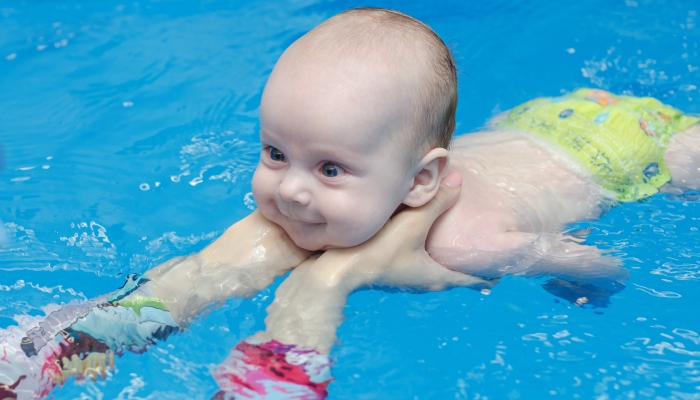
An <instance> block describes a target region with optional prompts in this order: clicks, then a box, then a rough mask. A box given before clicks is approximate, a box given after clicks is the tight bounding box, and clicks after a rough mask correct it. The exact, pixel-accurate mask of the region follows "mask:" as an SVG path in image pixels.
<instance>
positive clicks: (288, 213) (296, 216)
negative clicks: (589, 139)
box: [278, 207, 325, 225]
mask: <svg viewBox="0 0 700 400" xmlns="http://www.w3.org/2000/svg"><path fill="white" fill-rule="evenodd" d="M278 209H279V210H280V213H281V214H282V215H284V216H285V217H287V219H288V220H290V221H292V222H298V223H302V224H308V225H319V224H322V223H324V222H325V221H323V220H321V219H319V218H309V217H308V216H306V215H304V214H303V213H298V212H296V211H294V209H287V210H285V209H283V208H281V207H278Z"/></svg>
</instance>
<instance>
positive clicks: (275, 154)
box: [268, 146, 285, 162]
mask: <svg viewBox="0 0 700 400" xmlns="http://www.w3.org/2000/svg"><path fill="white" fill-rule="evenodd" d="M268 152H269V154H270V159H272V161H280V162H284V160H285V157H284V153H282V152H281V151H279V150H277V149H276V148H275V147H272V146H270V147H268Z"/></svg>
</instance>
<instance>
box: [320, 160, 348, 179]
mask: <svg viewBox="0 0 700 400" xmlns="http://www.w3.org/2000/svg"><path fill="white" fill-rule="evenodd" d="M321 172H323V175H325V176H327V177H329V178H333V177H335V176H338V175H340V174H342V173H343V167H341V166H339V165H335V164H333V163H325V164H323V167H321Z"/></svg>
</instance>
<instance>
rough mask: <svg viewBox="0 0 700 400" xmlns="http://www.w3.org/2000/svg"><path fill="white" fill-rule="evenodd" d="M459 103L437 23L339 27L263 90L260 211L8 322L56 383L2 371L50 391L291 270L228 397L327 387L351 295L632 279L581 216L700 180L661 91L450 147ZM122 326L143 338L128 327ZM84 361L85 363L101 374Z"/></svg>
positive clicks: (344, 22)
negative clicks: (135, 272) (70, 304)
mask: <svg viewBox="0 0 700 400" xmlns="http://www.w3.org/2000/svg"><path fill="white" fill-rule="evenodd" d="M456 105H457V78H456V69H455V65H454V61H453V59H452V57H451V55H450V52H449V50H448V49H447V47H446V46H445V44H444V43H443V42H442V40H441V39H440V38H439V37H438V36H437V35H436V34H435V33H434V32H433V31H432V30H431V29H430V28H429V27H428V26H426V25H425V24H423V23H421V22H419V21H417V20H415V19H413V18H411V17H408V16H406V15H404V14H401V13H398V12H394V11H389V10H382V9H368V8H363V9H355V10H350V11H347V12H345V13H342V14H339V15H337V16H335V17H333V18H331V19H329V20H328V21H326V22H324V23H323V24H321V25H320V26H319V27H317V28H316V29H314V30H312V31H311V32H309V33H308V34H306V35H304V36H303V37H302V38H300V39H299V40H297V41H296V42H295V43H294V44H292V45H291V46H290V47H289V48H288V49H287V50H286V51H285V52H284V54H283V55H282V56H281V58H280V60H279V61H278V63H277V65H276V66H275V68H274V70H273V72H272V74H271V76H270V79H269V81H268V83H267V85H266V87H265V90H264V93H263V97H262V102H261V107H260V122H261V132H260V136H261V137H260V139H261V143H262V153H261V159H260V163H259V165H258V168H257V169H256V171H255V175H254V177H253V193H254V195H255V199H256V203H257V205H258V211H256V212H254V213H253V214H251V215H250V216H249V217H247V218H245V219H243V220H242V221H240V222H238V223H236V224H235V225H233V226H232V227H231V228H229V229H228V230H227V231H226V232H225V233H224V234H223V235H222V236H221V237H220V238H219V239H217V240H216V241H215V242H214V243H212V244H211V245H210V246H208V247H207V248H205V249H204V250H203V251H201V252H200V253H198V254H195V255H191V256H188V257H182V258H177V259H174V260H171V261H169V262H167V263H165V264H162V265H160V266H157V267H156V268H154V269H152V270H151V271H149V272H148V273H147V274H146V277H143V278H140V279H135V280H133V281H129V282H128V284H127V285H125V287H124V288H122V289H121V290H120V291H118V292H117V293H115V294H111V295H108V296H105V297H104V298H100V299H96V300H94V301H93V303H94V304H91V305H89V306H81V307H82V308H75V309H71V311H70V313H68V312H67V311H65V310H66V309H67V307H64V308H63V309H60V310H55V313H54V314H51V315H50V316H49V317H47V318H46V319H45V320H43V321H35V320H33V321H29V322H27V323H25V324H24V325H23V326H25V327H29V326H35V328H31V329H32V330H30V331H28V332H27V333H26V334H19V335H18V334H14V333H13V334H14V336H12V337H10V336H11V335H9V334H8V335H7V338H6V339H5V340H7V342H8V343H10V342H11V341H13V340H14V342H12V343H15V342H17V343H20V341H21V348H22V354H20V355H19V356H17V358H21V357H24V356H26V358H27V360H32V357H37V359H39V358H41V357H43V358H42V359H51V357H54V358H55V360H56V361H55V367H54V370H52V371H53V372H52V373H53V375H50V376H51V377H52V378H51V379H49V378H43V377H42V376H43V375H42V376H39V375H36V374H38V372H37V370H36V368H35V367H31V368H34V370H33V371H35V372H34V374H35V375H34V378H31V379H30V378H28V377H27V376H24V377H23V378H21V379H20V380H17V376H19V372H17V371H18V369H15V370H13V371H11V372H12V373H10V372H5V373H4V374H5V375H6V376H7V377H10V376H15V377H14V378H11V379H10V378H8V379H5V380H3V382H7V385H8V386H7V389H6V390H8V393H31V396H34V395H35V394H34V393H36V392H32V388H31V386H32V385H35V384H36V382H37V381H41V382H44V383H43V385H44V386H42V387H43V388H44V389H43V390H44V391H43V392H41V394H46V393H47V392H48V390H50V387H51V385H55V384H56V383H58V382H62V380H63V379H65V377H66V376H70V375H71V374H73V375H75V374H80V373H83V374H85V373H86V372H85V371H83V370H82V368H83V365H82V364H81V362H82V359H81V357H83V356H82V353H79V352H78V350H75V349H77V348H78V344H77V343H79V342H81V341H88V340H91V341H95V342H98V343H108V344H109V346H106V347H105V349H103V350H104V351H103V354H105V356H103V357H99V359H100V360H101V361H102V364H104V365H105V366H106V364H109V363H111V362H113V354H114V352H116V353H117V354H119V353H120V352H121V351H123V350H124V349H125V346H123V345H120V343H132V344H133V343H136V344H138V346H137V345H134V348H126V350H131V351H142V350H141V349H142V348H145V347H147V345H148V344H149V343H152V342H153V341H155V339H153V338H156V339H163V338H165V337H167V335H169V334H172V333H173V332H175V331H177V330H178V329H179V327H181V326H185V325H186V324H187V323H188V322H189V321H191V320H192V319H194V318H197V316H198V315H199V314H200V313H201V311H202V310H204V309H205V308H206V307H208V306H210V305H211V304H212V303H217V302H222V301H224V300H225V299H227V298H229V297H231V296H250V295H253V294H254V293H256V292H257V291H258V290H260V289H262V288H264V287H266V286H268V285H270V284H271V283H272V281H273V280H274V278H275V277H277V276H280V275H283V274H284V273H286V272H288V271H289V270H291V269H294V271H293V272H292V273H291V274H290V275H289V277H288V278H287V279H286V280H285V281H284V282H283V283H282V284H281V285H280V287H279V289H278V291H277V292H276V295H275V296H276V298H275V301H274V302H273V304H272V305H271V306H270V307H269V308H268V318H267V319H266V330H265V331H264V332H260V333H258V334H256V336H255V337H254V338H251V339H250V340H247V341H245V342H243V343H241V344H240V345H238V346H236V348H235V349H234V350H233V351H232V352H231V354H230V356H229V357H228V358H227V360H226V361H225V362H224V363H222V364H221V365H220V366H219V368H218V369H217V370H216V372H215V376H216V378H217V381H218V382H219V384H220V385H221V388H222V391H221V392H220V393H219V394H217V398H229V396H236V395H238V396H248V395H251V396H253V395H255V394H256V393H257V395H262V396H264V395H265V394H270V393H271V392H272V391H276V392H278V393H279V392H280V391H281V392H284V393H286V394H288V395H290V396H295V398H323V397H325V394H326V386H327V384H328V381H329V379H330V373H329V366H330V362H329V359H328V357H327V354H328V353H329V352H330V349H331V346H332V345H333V343H334V342H335V341H336V336H335V331H336V328H337V327H338V326H339V324H340V323H341V322H342V319H343V315H342V309H343V305H344V304H345V301H346V299H347V296H348V295H349V294H350V293H351V292H352V291H353V290H356V289H357V288H360V287H367V286H392V287H398V288H401V289H416V290H442V289H443V288H446V287H449V286H458V285H459V286H478V287H483V286H488V285H489V283H488V282H487V281H485V280H483V279H480V278H477V277H474V276H472V275H476V276H481V277H483V278H497V277H500V276H502V275H505V274H521V275H527V276H530V275H554V276H558V277H561V278H565V279H567V280H570V281H585V282H592V281H597V280H600V279H607V280H612V281H616V280H619V279H624V278H626V273H625V271H624V270H623V269H621V268H620V267H619V261H618V260H617V259H616V258H614V257H610V256H604V255H603V252H602V251H601V250H599V249H597V248H595V247H591V246H586V245H584V244H582V243H581V240H580V239H577V238H576V237H573V236H570V235H567V234H565V233H563V229H564V228H565V226H566V225H567V224H570V223H573V222H576V221H580V220H586V219H594V218H598V217H599V216H600V215H601V213H602V212H604V211H605V209H607V208H608V207H609V206H611V205H613V204H615V203H617V202H619V201H634V200H637V199H640V198H643V197H645V196H648V195H651V194H653V193H655V192H656V191H657V188H659V187H661V188H662V189H665V190H666V189H668V190H690V189H694V190H697V189H698V188H699V187H700V174H698V172H697V171H698V168H700V156H699V155H700V129H698V128H697V125H694V124H695V123H696V122H697V119H695V118H692V117H688V116H684V115H683V114H681V113H680V112H679V111H677V110H675V109H673V108H670V107H667V106H664V105H662V104H661V103H659V102H657V101H655V100H653V99H635V98H631V97H625V96H614V95H611V94H609V93H607V92H603V91H599V90H587V89H584V90H580V91H577V92H574V93H572V94H570V95H567V96H563V97H561V98H556V99H537V100H534V101H532V102H529V103H526V104H525V105H523V106H520V107H517V108H515V109H514V110H512V111H510V112H509V113H506V114H504V115H501V116H498V117H497V118H496V119H495V120H494V121H493V122H492V124H491V125H490V129H489V131H488V132H480V133H475V134H470V135H466V136H461V137H459V138H457V139H456V140H455V141H454V143H453V144H452V151H451V152H450V151H448V148H449V147H450V141H451V135H452V131H453V130H454V125H455V122H454V119H455V110H456ZM664 152H665V155H664ZM455 173H456V174H455ZM457 174H459V175H461V176H462V178H463V187H464V189H463V190H462V191H461V193H460V194H459V196H458V197H456V193H457V191H458V190H457V189H458V188H459V186H460V179H459V176H458V175H457ZM671 176H673V181H670V177H671ZM443 178H444V182H445V185H442V186H441V184H440V183H441V181H443ZM448 206H451V208H449V209H448V210H447V211H446V212H445V213H444V214H443V215H442V216H441V217H440V218H439V219H437V221H435V223H434V224H433V223H432V222H433V220H434V219H435V218H437V216H438V215H439V214H440V213H441V212H442V211H444V210H445V208H447V207H448ZM406 208H407V209H406ZM402 209H405V210H404V211H401V210H402ZM387 221H388V222H387ZM426 249H427V252H429V254H430V257H428V253H426ZM319 251H325V252H324V253H323V254H322V255H320V254H319V253H318V252H319ZM431 257H432V258H431ZM435 261H437V263H436V262H435ZM438 263H439V264H438ZM445 267H447V268H445ZM464 273H467V274H470V275H467V274H464ZM129 313H131V314H129ZM132 314H133V315H132ZM115 315H116V317H114V316H115ZM125 315H129V317H128V318H127V317H125ZM134 315H135V316H134ZM27 318H28V317H27ZM76 321H77V322H76ZM123 321H136V322H137V323H143V322H148V323H149V324H150V325H138V328H136V327H134V328H133V329H132V328H128V327H126V326H125V325H126V323H125V322H123ZM115 324H121V325H118V327H119V329H114V326H115ZM134 326H136V325H134ZM144 326H145V327H144ZM115 331H119V332H126V333H125V334H124V336H126V337H128V341H125V340H124V339H123V338H122V339H120V341H116V340H114V339H113V338H111V337H110V336H109V335H110V334H111V333H113V332H115ZM59 333H60V334H59ZM149 335H150V336H149ZM144 336H145V337H147V338H149V339H143V337H144ZM139 338H140V339H139ZM142 343H143V345H142ZM19 345H20V344H18V345H17V346H19ZM17 346H15V347H17ZM71 346H72V347H71ZM97 347H99V346H97ZM7 348H8V346H5V349H7ZM91 348H95V346H92V347H91ZM14 350H16V348H15V349H14ZM42 351H43V353H42ZM42 354H43V355H42ZM64 354H65V355H67V357H65V358H62V355H64ZM84 359H85V360H87V357H85V358H84ZM61 360H65V361H61ZM105 360H106V361H105ZM22 362H24V361H22ZM16 364H17V365H19V364H21V362H17V363H16ZM25 364H26V365H30V364H31V362H30V361H27V362H25ZM83 364H85V363H83ZM87 364H89V365H90V366H89V368H88V371H87V373H88V374H89V373H90V371H92V373H93V374H95V372H94V371H95V369H97V370H98V371H99V372H101V373H103V372H102V371H103V369H100V368H104V366H102V367H100V366H98V367H94V366H93V365H96V364H95V363H93V364H90V363H87ZM97 364H99V363H97ZM28 368H29V367H28ZM31 368H30V369H31ZM71 368H73V369H71ZM90 368H92V369H90ZM49 370H51V369H50V368H49ZM43 371H44V369H41V374H43V373H44V372H43ZM66 371H67V372H66ZM0 372H3V371H0ZM37 376H39V377H37ZM57 376H58V377H57ZM22 379H25V381H22ZM42 379H43V380H42ZM46 379H49V380H48V381H47V380H46ZM13 385H14V386H13ZM21 390H25V392H22V391H21ZM31 396H30V395H29V394H27V395H26V396H25V397H31Z"/></svg>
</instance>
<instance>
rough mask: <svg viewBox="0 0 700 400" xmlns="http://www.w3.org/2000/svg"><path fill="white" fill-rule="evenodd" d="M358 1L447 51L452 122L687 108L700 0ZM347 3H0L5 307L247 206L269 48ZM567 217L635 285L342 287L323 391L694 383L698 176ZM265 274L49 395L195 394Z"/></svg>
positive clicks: (60, 298) (49, 293)
mask: <svg viewBox="0 0 700 400" xmlns="http://www.w3.org/2000/svg"><path fill="white" fill-rule="evenodd" d="M373 4H375V5H378V6H388V7H394V8H398V9H401V10H402V11H405V12H408V13H409V14H412V15H414V16H416V17H418V18H420V19H422V20H424V21H426V22H428V23H429V24H431V26H433V27H434V28H435V29H436V30H437V32H438V33H440V34H441V35H442V37H443V38H444V39H445V40H446V42H447V43H449V45H450V46H451V47H452V48H453V49H454V52H455V56H456V59H457V60H458V63H459V67H460V69H461V71H462V74H461V75H460V79H461V86H460V108H459V111H458V131H459V132H466V131H470V130H473V129H475V128H477V127H478V126H480V125H481V124H482V123H484V121H486V120H487V119H488V118H489V117H490V116H491V115H492V114H494V113H497V112H499V111H502V110H505V109H508V108H510V107H513V106H515V105H517V104H519V103H522V102H523V101H526V100H529V99H531V98H533V97H537V96H552V95H556V94H557V93H560V92H562V91H564V92H567V91H571V90H573V89H575V88H577V87H581V86H596V87H600V88H603V89H607V90H611V91H614V92H624V93H627V94H633V95H652V96H656V97H658V98H660V99H662V100H664V101H665V102H668V103H670V104H672V105H674V106H676V107H678V108H680V109H682V110H684V111H686V112H690V113H700V103H699V102H698V101H697V100H698V98H700V93H698V87H700V58H698V42H700V30H699V29H698V25H697V23H698V21H697V18H698V16H697V12H698V11H699V10H698V8H700V7H698V6H697V4H695V2H693V1H679V2H665V1H661V0H658V1H657V0H644V1H641V0H640V1H626V2H602V1H591V2H584V3H581V4H571V5H568V4H559V5H557V6H554V7H553V6H552V3H551V2H546V1H540V2H524V1H521V0H518V1H508V2H505V1H498V2H458V1H451V0H448V1H445V2H441V3H439V4H432V3H431V4H430V5H426V4H425V3H423V2H413V3H407V2H395V1H390V0H382V1H379V2H375V3H373ZM355 5H359V3H357V4H356V3H355V2H352V1H336V2H321V1H313V0H304V1H301V2H282V3H280V2H272V1H270V2H266V1H259V2H247V3H241V2H238V3H235V4H233V3H231V4H224V3H222V2H216V1H202V2H177V1H169V0H166V1H138V2H128V3H120V2H118V1H111V0H109V1H102V2H85V3H81V2H74V1H66V2H18V1H9V2H4V3H3V4H2V6H1V7H0V19H1V20H2V23H0V84H2V87H3V88H5V90H3V91H0V109H1V110H3V112H2V113H0V144H1V145H2V148H3V149H4V152H5V153H4V154H0V166H1V165H2V164H3V163H4V169H2V168H1V167H0V219H1V220H2V221H4V223H2V224H0V225H3V226H4V228H5V231H6V236H7V238H6V245H5V246H3V247H0V270H1V271H2V276H0V317H4V318H2V319H1V321H2V322H3V324H2V326H7V325H9V324H12V321H11V320H10V317H11V316H13V315H15V314H25V315H40V314H41V310H40V308H41V307H42V306H44V305H46V304H48V303H51V302H54V303H67V302H69V301H71V300H76V299H85V298H92V297H95V296H97V295H99V294H103V293H106V292H109V291H112V290H114V289H116V288H117V287H119V286H120V285H121V284H122V283H123V281H124V276H125V275H126V274H128V273H132V272H139V273H141V272H144V271H146V270H147V269H149V268H151V267H153V266H154V265H156V264H157V263H159V262H161V261H164V260H166V259H169V258H171V257H174V256H178V255H183V254H188V253H191V252H194V251H198V250H199V249H201V248H202V247H203V246H205V245H206V244H207V243H210V242H211V241H212V240H213V239H214V238H215V237H216V236H217V235H219V234H220V233H221V232H223V230H224V229H225V228H226V227H227V226H228V225H230V224H231V223H233V222H234V221H236V220H238V219H240V218H242V217H243V216H244V215H246V214H247V213H249V212H250V209H252V208H254V203H253V199H252V197H251V195H250V192H251V190H250V185H249V181H250V179H251V177H252V171H253V170H254V168H255V164H256V162H257V156H258V153H259V150H260V149H259V143H258V139H257V128H258V125H257V117H258V103H259V100H260V92H261V89H262V86H263V85H264V82H265V79H266V77H267V75H268V74H269V72H270V70H271V68H272V66H273V64H274V61H275V60H276V58H277V57H278V56H279V55H280V54H281V52H282V50H283V49H284V48H285V47H286V46H287V45H288V44H289V43H291V42H292V41H293V40H294V39H296V38H297V37H299V36H300V35H301V34H303V33H304V32H306V31H307V30H308V29H310V28H311V27H313V26H314V25H316V24H317V23H319V22H320V21H322V20H323V19H325V18H327V17H328V16H330V15H332V14H334V13H335V12H337V11H339V10H342V9H344V8H348V7H350V6H355ZM6 110H10V111H6ZM694 196H695V197H694ZM581 225H582V226H579V227H572V230H574V229H589V230H590V232H591V233H590V235H589V236H588V237H587V239H586V240H587V242H588V243H591V244H596V245H597V246H599V247H601V248H604V249H615V250H617V251H619V252H620V253H621V257H622V258H623V259H624V261H625V267H626V268H627V269H628V270H629V271H630V275H631V277H630V279H629V281H627V287H626V288H624V289H622V290H619V289H621V288H608V287H606V288H604V289H601V288H597V289H595V290H594V289H591V288H588V287H586V286H585V284H580V283H575V282H558V281H552V280H548V278H542V279H539V278H516V277H506V278H504V279H503V280H502V282H501V283H500V284H499V285H498V286H496V287H495V288H494V289H493V290H492V291H491V292H490V294H488V295H487V293H479V292H475V291H470V290H452V291H448V292H442V293H434V294H424V295H415V294H406V293H383V292H377V291H365V292H360V293H357V294H355V295H353V296H352V297H351V298H350V303H349V304H348V306H347V309H346V315H347V316H348V319H347V321H346V323H345V324H344V325H342V326H341V328H340V331H339V332H338V336H339V338H340V340H341V342H340V343H339V344H338V345H337V347H336V348H335V350H334V353H333V356H334V357H335V359H336V364H335V367H334V372H333V373H334V376H335V377H336V380H335V381H334V382H333V383H332V384H331V385H330V388H329V390H330V393H331V396H332V397H333V398H348V399H355V398H360V397H368V398H406V397H414V396H415V397H417V398H469V399H475V398H479V399H486V398H490V399H505V398H507V399H518V398H520V399H526V398H543V397H547V396H551V395H560V396H562V397H565V398H577V397H579V398H601V399H605V398H611V399H612V398H669V399H670V398H678V399H684V398H696V397H697V393H698V391H699V390H700V388H699V386H700V382H698V376H700V367H699V366H698V362H699V360H700V338H699V336H698V333H699V332H700V326H699V325H698V321H697V309H696V305H697V304H700V290H698V280H699V279H700V272H699V271H700V232H699V231H698V229H700V202H699V201H697V194H695V195H693V194H688V195H685V196H675V197H665V196H661V195H660V196H656V197H654V198H652V199H650V200H648V201H645V202H640V203H634V204H627V205H625V206H623V207H618V208H614V209H613V210H611V211H610V213H608V214H607V215H606V216H605V217H604V218H603V219H602V220H601V221H598V222H594V223H587V224H581ZM0 235H1V234H0ZM1 241H2V238H1V237H0V242H1ZM278 283H279V282H278ZM274 287H276V286H273V288H272V289H269V290H265V291H262V292H261V293H260V294H259V295H257V296H255V297H254V298H252V299H249V300H245V301H241V300H231V301H229V302H227V303H226V304H224V305H223V306H221V307H220V308H216V309H213V310H211V311H210V313H209V316H208V317H207V318H206V319H203V320H201V321H199V322H197V323H195V324H194V325H193V326H192V327H191V328H190V329H189V330H188V331H186V332H185V333H183V334H181V335H177V336H173V337H171V338H168V340H167V341H166V342H163V343H160V344H158V345H157V346H155V348H154V349H152V351H149V352H147V353H145V354H142V355H137V354H126V355H125V356H124V357H122V358H120V359H117V360H116V363H117V369H116V370H114V371H110V372H108V375H107V378H106V380H104V381H103V380H98V381H96V382H92V381H88V382H86V383H84V384H80V385H74V384H70V383H69V384H67V385H65V386H64V387H63V388H62V389H59V390H57V391H56V392H55V395H56V398H79V397H83V398H87V397H90V398H102V397H104V398H127V397H136V396H139V397H149V396H150V397H152V398H183V397H187V398H207V395H210V394H212V393H214V392H215V391H216V385H215V383H214V381H213V380H212V378H211V376H210V370H211V367H212V366H213V365H215V364H217V363H218V362H220V361H221V360H223V358H224V357H225V356H226V354H228V351H229V349H231V348H232V347H233V346H235V345H236V344H237V343H238V341H239V340H241V339H242V338H245V337H247V336H249V335H252V334H253V333H255V332H256V331H257V330H259V329H261V328H262V327H263V319H264V317H265V308H266V307H267V306H268V305H269V304H270V302H271V300H272V294H273V292H274ZM543 288H544V290H543Z"/></svg>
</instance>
